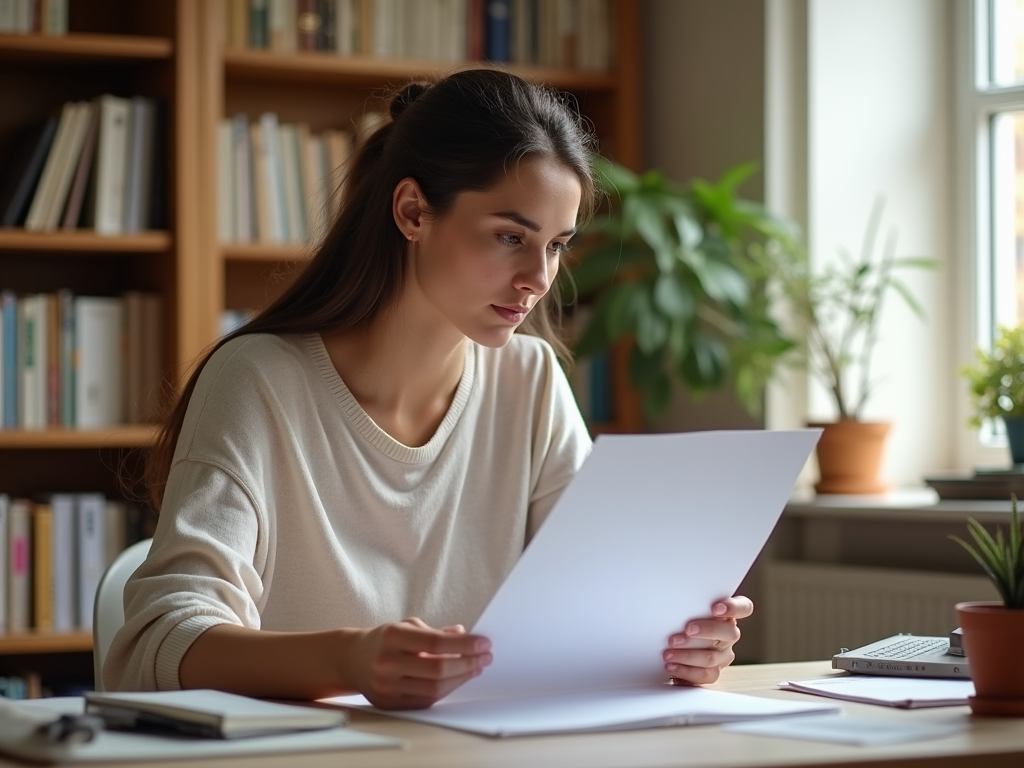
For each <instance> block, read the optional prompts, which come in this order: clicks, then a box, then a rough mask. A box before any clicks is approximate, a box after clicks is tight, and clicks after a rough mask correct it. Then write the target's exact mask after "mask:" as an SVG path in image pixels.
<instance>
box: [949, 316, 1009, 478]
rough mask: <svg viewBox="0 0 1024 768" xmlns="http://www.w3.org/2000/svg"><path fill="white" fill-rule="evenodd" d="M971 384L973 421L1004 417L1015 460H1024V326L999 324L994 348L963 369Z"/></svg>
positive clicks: (980, 352)
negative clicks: (1010, 326)
mask: <svg viewBox="0 0 1024 768" xmlns="http://www.w3.org/2000/svg"><path fill="white" fill-rule="evenodd" d="M961 373H962V374H963V375H964V376H965V377H966V378H967V381H968V383H969V385H970V395H971V405H972V407H973V409H974V414H973V415H972V417H971V422H970V423H971V425H972V426H975V427H981V425H982V424H983V423H984V422H985V421H986V420H989V419H992V420H996V419H1002V421H1003V424H1004V425H1005V426H1006V436H1007V439H1008V441H1009V443H1010V456H1011V458H1012V460H1013V463H1014V464H1024V327H1022V326H1018V327H1016V328H1006V327H1003V328H1000V329H999V333H998V334H997V335H996V340H995V344H993V346H992V351H991V352H987V351H985V350H984V349H982V348H981V347H979V348H978V349H977V352H976V360H975V363H974V365H970V366H966V367H964V368H963V369H961Z"/></svg>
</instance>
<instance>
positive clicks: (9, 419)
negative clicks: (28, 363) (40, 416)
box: [0, 291, 20, 429]
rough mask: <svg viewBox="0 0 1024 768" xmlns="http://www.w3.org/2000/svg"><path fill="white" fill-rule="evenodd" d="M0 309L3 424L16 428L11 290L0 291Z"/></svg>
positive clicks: (15, 346) (14, 307)
mask: <svg viewBox="0 0 1024 768" xmlns="http://www.w3.org/2000/svg"><path fill="white" fill-rule="evenodd" d="M0 311H2V312H3V315H4V331H3V332H4V399H3V404H2V405H3V426H4V428H5V429H17V427H18V414H19V412H20V405H19V389H20V382H19V381H18V378H19V377H18V360H19V355H18V344H19V338H18V316H19V312H18V299H17V297H16V296H15V295H14V292H13V291H3V292H2V293H0Z"/></svg>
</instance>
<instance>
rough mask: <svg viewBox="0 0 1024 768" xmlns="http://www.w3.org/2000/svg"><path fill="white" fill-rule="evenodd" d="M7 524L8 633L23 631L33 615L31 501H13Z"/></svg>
mask: <svg viewBox="0 0 1024 768" xmlns="http://www.w3.org/2000/svg"><path fill="white" fill-rule="evenodd" d="M7 525H8V527H7V545H8V549H7V568H8V570H7V631H8V632H24V631H26V630H27V629H28V628H29V626H30V622H31V613H32V592H31V589H32V585H31V572H32V549H31V546H32V536H31V530H32V502H31V501H29V500H28V499H11V502H10V505H9V506H8V510H7Z"/></svg>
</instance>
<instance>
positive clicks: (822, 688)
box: [779, 675, 974, 709]
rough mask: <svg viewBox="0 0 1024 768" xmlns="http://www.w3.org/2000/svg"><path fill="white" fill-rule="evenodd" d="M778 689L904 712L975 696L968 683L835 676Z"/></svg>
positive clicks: (784, 684) (961, 701)
mask: <svg viewBox="0 0 1024 768" xmlns="http://www.w3.org/2000/svg"><path fill="white" fill-rule="evenodd" d="M779 687H780V688H782V689H783V690H787V691H797V692H799V693H811V694H815V695H817V696H829V697H831V698H833V699H843V700H845V701H857V702H861V703H863V704H880V705H882V706H887V707H901V708H903V709H918V708H921V707H955V706H961V705H966V704H967V698H968V697H969V696H973V695H974V683H973V682H971V681H970V680H946V679H931V678H922V677H888V676H887V677H873V676H871V675H836V676H834V677H822V678H817V679H815V680H799V681H796V682H794V681H790V680H786V681H784V682H781V683H779Z"/></svg>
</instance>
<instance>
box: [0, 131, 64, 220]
mask: <svg viewBox="0 0 1024 768" xmlns="http://www.w3.org/2000/svg"><path fill="white" fill-rule="evenodd" d="M58 123H59V119H58V118H57V117H50V118H47V119H46V120H45V121H44V122H42V123H40V124H38V125H35V126H33V127H31V128H29V129H27V130H26V131H24V132H23V133H22V134H21V135H20V136H19V137H18V139H17V140H16V142H15V144H14V147H13V148H12V150H11V153H10V154H9V155H8V156H7V161H6V163H5V165H4V168H3V170H2V171H0V227H20V226H22V225H23V224H24V223H25V217H26V216H27V215H28V208H29V206H30V205H31V204H32V196H33V193H34V192H35V190H36V187H37V186H38V184H39V177H40V175H42V172H43V165H44V164H45V163H46V158H47V156H48V155H49V153H50V147H51V146H52V145H53V139H54V137H55V136H56V134H57V125H58Z"/></svg>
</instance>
